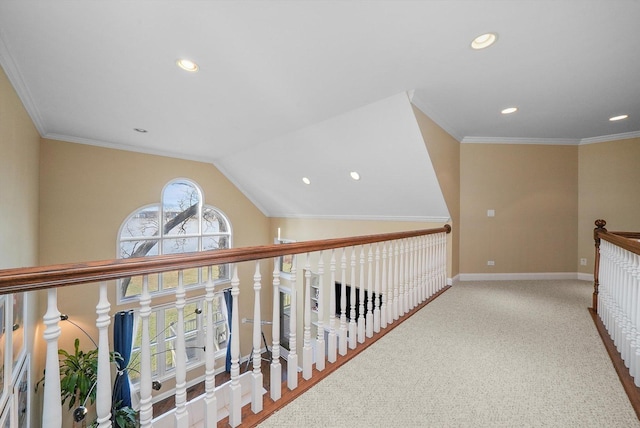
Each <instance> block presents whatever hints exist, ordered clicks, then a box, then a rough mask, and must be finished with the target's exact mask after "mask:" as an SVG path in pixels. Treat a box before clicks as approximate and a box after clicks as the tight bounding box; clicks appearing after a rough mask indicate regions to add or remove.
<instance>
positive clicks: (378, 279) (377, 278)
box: [373, 244, 383, 333]
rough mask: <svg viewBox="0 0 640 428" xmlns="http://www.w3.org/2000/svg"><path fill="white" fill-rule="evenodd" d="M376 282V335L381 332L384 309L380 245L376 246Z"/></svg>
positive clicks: (374, 326)
mask: <svg viewBox="0 0 640 428" xmlns="http://www.w3.org/2000/svg"><path fill="white" fill-rule="evenodd" d="M375 277H376V280H375V281H376V282H375V284H376V285H375V287H376V290H375V293H376V301H375V305H374V306H375V309H374V310H373V331H374V332H376V333H379V332H380V314H381V313H382V311H383V309H381V305H382V301H381V298H380V297H381V296H380V244H376V273H375Z"/></svg>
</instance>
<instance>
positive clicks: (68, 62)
mask: <svg viewBox="0 0 640 428" xmlns="http://www.w3.org/2000/svg"><path fill="white" fill-rule="evenodd" d="M638 22H640V1H637V0H599V1H596V0H594V1H578V0H575V1H574V0H552V1H546V0H534V1H527V0H524V1H501V0H498V1H485V0H477V1H464V0H459V1H457V0H447V1H444V0H443V1H438V0H429V1H402V0H390V1H384V0H382V1H369V2H367V1H322V0H320V1H313V2H311V1H304V2H303V1H268V0H267V1H241V0H240V1H209V2H205V1H189V0H181V1H178V0H173V1H162V0H159V1H155V0H154V1H150V0H147V1H141V0H127V1H115V0H113V1H108V2H94V1H91V2H90V1H73V0H71V1H59V0H47V1H45V0H41V1H32V0H22V1H10V0H2V1H0V63H1V65H2V68H3V69H4V70H5V72H6V74H7V75H8V77H9V79H10V81H11V82H12V84H13V86H14V87H15V89H16V91H17V92H18V94H19V96H20V97H21V99H22V101H23V103H24V105H25V107H26V108H27V110H28V112H29V114H30V115H31V117H32V119H33V121H34V123H35V125H36V127H37V128H38V130H39V132H40V133H41V135H42V136H43V137H47V138H54V139H60V140H65V141H71V142H76V143H84V144H95V145H101V146H107V147H113V148H120V149H125V150H133V151H141V152H147V153H156V154H162V155H167V156H175V157H180V158H187V159H196V160H201V161H206V162H214V163H216V164H217V165H221V166H224V170H225V173H226V174H227V175H228V176H229V178H230V179H231V180H232V181H234V182H237V183H245V182H247V180H249V179H252V177H251V170H249V169H247V168H246V167H245V168H242V167H238V168H237V169H236V168H233V167H231V165H232V164H235V163H237V162H236V159H237V158H238V156H239V155H240V154H241V153H248V152H251V151H252V150H255V152H256V153H257V152H259V153H261V157H260V159H261V161H262V162H264V164H271V165H273V168H279V169H286V168H287V164H284V165H283V164H282V158H281V157H279V154H278V153H277V151H274V150H269V149H268V147H269V144H275V143H274V142H275V141H282V139H289V140H291V138H292V136H294V137H295V136H297V137H298V139H299V140H304V138H305V137H304V135H306V134H304V132H305V130H312V131H310V132H314V131H313V130H314V129H315V130H317V129H318V128H317V126H318V124H321V123H327V121H329V122H330V121H331V120H335V118H338V117H343V116H345V115H347V116H348V115H349V114H351V112H354V111H357V110H358V109H361V108H364V107H365V106H368V105H374V104H375V103H377V102H379V101H381V100H385V99H388V98H389V97H394V96H396V95H397V94H401V93H405V92H407V93H409V94H410V96H411V97H412V102H413V104H414V105H416V106H417V107H418V108H420V109H421V110H422V111H423V112H425V113H426V114H427V115H428V116H429V117H431V118H432V119H433V120H434V121H435V122H436V123H438V124H439V125H440V126H441V127H442V128H444V129H445V130H446V131H447V132H449V133H450V134H451V135H452V136H453V137H454V138H456V139H457V140H458V141H461V142H478V141H495V142H501V141H510V142H524V143H548V144H580V143H586V142H593V141H599V140H601V139H607V138H612V136H614V137H613V138H616V137H617V136H620V135H623V136H637V135H640V80H639V79H638V76H640V55H638V53H637V52H638V46H637V44H638V42H639V41H640V25H638ZM487 32H495V33H497V35H498V40H497V42H496V43H495V44H494V45H493V46H491V47H489V48H487V49H484V50H473V49H471V47H470V42H471V40H472V39H473V38H474V37H476V36H478V35H480V34H483V33H487ZM179 58H187V59H190V60H192V61H195V62H196V63H197V64H198V65H199V70H198V72H197V73H188V72H185V71H183V70H181V69H180V68H178V67H177V66H176V60H177V59H179ZM511 106H515V107H518V109H519V110H518V111H517V112H516V113H513V114H511V115H502V114H501V113H500V111H501V110H502V109H504V108H506V107H511ZM622 114H627V115H629V117H628V118H627V119H625V120H620V121H616V122H611V121H609V118H610V117H612V116H617V115H622ZM136 128H139V129H144V130H146V131H147V132H144V133H142V132H137V131H135V130H134V129H136ZM409 140H411V142H403V141H396V142H394V144H395V145H394V146H393V147H391V148H390V150H395V151H399V152H403V151H407V153H413V152H412V150H414V149H415V147H413V146H412V145H415V141H413V139H412V138H409ZM294 141H296V140H295V138H294V139H293V140H291V142H290V143H288V144H294V143H293V142H294ZM344 144H348V142H345V143H344ZM336 150H339V148H338V149H336ZM347 152H349V150H345V153H347ZM375 152H376V151H374V150H371V151H364V152H362V151H357V153H356V154H353V155H352V156H354V157H355V158H357V160H358V162H359V163H362V164H365V163H367V162H368V163H369V164H370V165H376V166H377V167H378V170H382V168H384V162H385V161H387V162H389V159H380V156H379V154H375ZM302 156H304V154H302ZM314 156H315V160H314V162H307V164H308V165H307V168H308V172H304V173H305V174H306V175H310V176H314V177H320V178H324V176H325V174H326V173H324V172H323V168H324V170H326V165H328V164H329V163H330V162H333V164H335V159H336V158H337V157H340V153H336V152H331V153H329V152H328V151H326V153H325V152H323V151H319V152H318V153H314ZM350 156H351V155H350ZM421 156H425V159H426V161H427V162H428V154H426V151H425V152H424V154H423V155H421ZM393 160H394V161H395V162H403V161H402V160H401V159H396V157H394V159H393ZM298 161H299V159H289V158H288V159H287V162H288V163H289V164H291V163H295V162H298ZM345 167H346V166H345ZM412 168H413V167H412ZM373 169H374V170H375V168H373ZM301 173H302V172H301ZM271 175H272V174H269V176H271ZM273 175H274V177H276V176H277V174H273ZM409 177H411V178H409ZM412 178H415V174H408V177H404V176H403V175H402V174H399V175H398V176H396V175H394V176H393V177H389V178H387V179H388V180H393V181H392V182H391V183H388V184H389V186H388V187H389V189H399V188H402V189H414V188H416V187H417V188H418V189H416V190H415V191H416V192H418V193H417V195H420V193H419V192H423V190H420V186H416V185H415V183H413V182H410V181H409V180H410V179H412ZM283 179H284V178H283V177H279V178H277V179H276V178H274V180H273V181H269V180H268V179H267V178H265V177H253V180H254V181H256V180H260V183H259V184H260V185H259V186H257V185H251V186H249V187H251V188H252V189H251V190H249V189H248V188H247V186H245V188H244V189H243V190H245V191H247V192H249V193H250V194H249V196H250V197H251V198H252V199H253V200H254V201H256V202H257V204H258V205H259V206H260V205H262V208H263V210H264V211H265V212H266V214H269V215H276V214H278V215H280V214H286V215H313V214H314V213H313V212H309V208H305V209H303V208H299V207H297V206H295V204H289V205H288V206H286V207H283V206H280V207H278V206H272V205H270V203H268V202H266V201H264V200H262V199H261V193H263V192H265V191H266V189H268V188H269V187H272V188H274V187H282V183H283V182H282V181H281V180H283ZM279 180H280V181H279ZM319 180H320V181H321V179H319ZM315 182H316V183H318V182H319V181H315ZM296 186H297V184H296ZM296 186H293V185H292V186H291V188H292V189H293V188H297V187H296ZM333 186H334V188H335V186H336V185H335V184H333ZM241 187H242V186H241ZM254 187H255V188H254ZM427 187H428V185H427ZM385 188H386V186H385ZM310 189H312V186H311V187H309V186H308V187H307V188H305V190H301V192H307V196H305V197H307V198H311V199H312V200H314V201H318V203H323V202H326V201H325V200H324V199H321V200H320V199H318V198H321V197H322V198H324V197H323V196H322V195H321V194H320V193H318V194H317V195H313V194H309V193H308V192H314V191H316V190H318V189H316V190H313V189H312V190H310ZM361 190H362V189H360V192H361ZM378 190H379V191H380V189H378ZM407 192H409V193H408V194H407V195H404V196H405V197H409V198H410V197H412V196H415V195H416V193H414V192H413V191H410V190H407ZM300 195H302V193H301V194H300ZM354 195H355V194H351V195H348V196H347V202H348V203H347V204H343V208H341V209H340V210H337V211H336V210H334V211H331V212H326V213H324V214H323V215H337V216H341V215H342V216H349V215H356V216H357V215H359V214H358V213H359V211H358V210H357V201H358V200H361V199H363V198H373V197H379V196H380V195H379V194H377V195H376V194H365V193H358V197H357V198H354ZM382 196H384V195H382ZM316 197H317V198H316ZM334 202H335V201H334ZM267 205H268V207H267ZM316 214H318V213H316ZM394 215H395V214H393V213H392V212H390V211H385V210H381V212H380V216H382V217H384V216H394ZM402 215H406V216H408V217H411V216H430V215H439V214H435V213H429V212H424V207H415V210H413V211H411V212H408V213H404V214H402Z"/></svg>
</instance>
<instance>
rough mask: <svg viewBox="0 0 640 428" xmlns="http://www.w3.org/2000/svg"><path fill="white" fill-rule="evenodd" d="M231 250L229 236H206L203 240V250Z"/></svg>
mask: <svg viewBox="0 0 640 428" xmlns="http://www.w3.org/2000/svg"><path fill="white" fill-rule="evenodd" d="M227 248H229V237H228V236H205V237H203V238H202V250H203V251H208V250H224V249H227Z"/></svg>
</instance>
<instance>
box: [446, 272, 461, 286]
mask: <svg viewBox="0 0 640 428" xmlns="http://www.w3.org/2000/svg"><path fill="white" fill-rule="evenodd" d="M459 282H460V274H458V275H456V276H454V277H453V278H447V285H455V284H457V283H459Z"/></svg>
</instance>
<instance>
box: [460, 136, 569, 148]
mask: <svg viewBox="0 0 640 428" xmlns="http://www.w3.org/2000/svg"><path fill="white" fill-rule="evenodd" d="M580 141H581V140H580V139H579V138H521V137H514V138H505V137H464V138H463V139H462V140H461V141H460V143H462V144H539V145H551V146H578V145H580Z"/></svg>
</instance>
